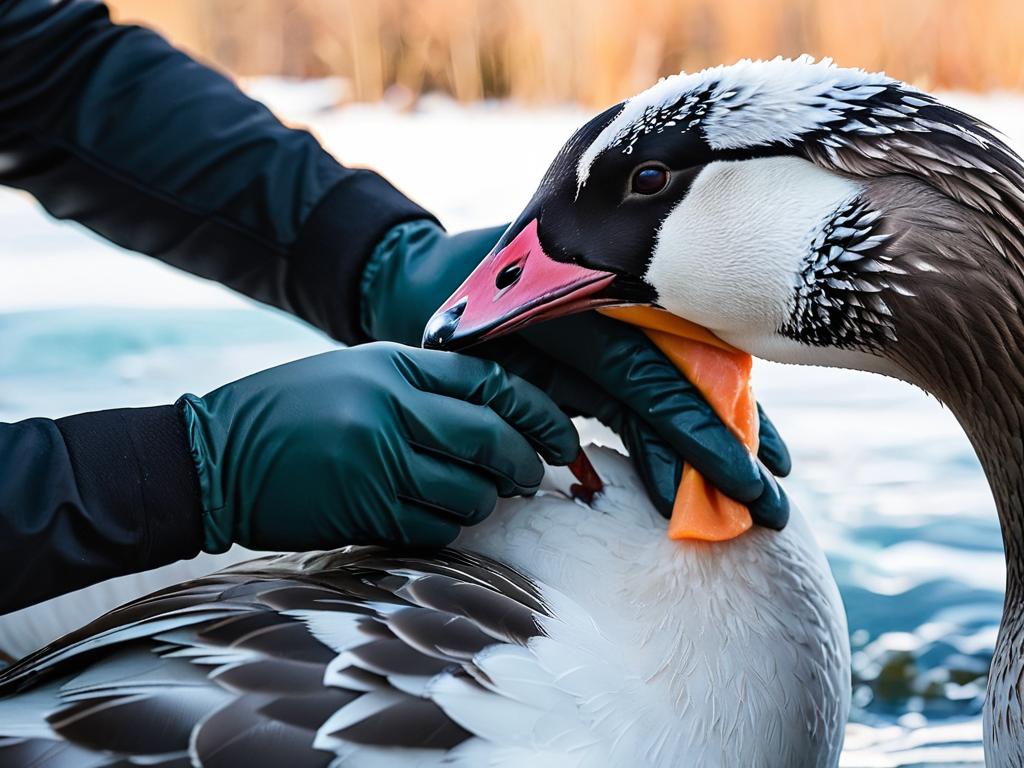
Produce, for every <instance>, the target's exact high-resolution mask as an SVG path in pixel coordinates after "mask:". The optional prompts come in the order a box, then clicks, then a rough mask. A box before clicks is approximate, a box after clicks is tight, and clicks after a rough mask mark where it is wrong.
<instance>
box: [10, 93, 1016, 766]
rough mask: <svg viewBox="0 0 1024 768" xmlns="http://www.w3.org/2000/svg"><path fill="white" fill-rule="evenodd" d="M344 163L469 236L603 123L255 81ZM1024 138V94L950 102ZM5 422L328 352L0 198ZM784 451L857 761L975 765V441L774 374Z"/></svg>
mask: <svg viewBox="0 0 1024 768" xmlns="http://www.w3.org/2000/svg"><path fill="white" fill-rule="evenodd" d="M254 89H255V90H256V91H257V92H258V94H259V95H262V96H264V97H265V98H267V99H268V100H269V101H270V102H271V103H272V105H273V106H275V108H276V109H277V110H278V112H279V113H280V114H282V115H283V116H285V117H286V118H288V119H291V120H295V121H298V122H303V123H307V124H310V125H311V126H312V127H313V129H314V130H315V132H316V133H317V134H318V136H319V137H320V138H321V139H322V140H323V141H324V142H325V143H326V144H327V145H328V146H329V147H330V148H331V149H332V150H333V151H334V152H335V153H336V154H337V156H338V157H339V158H340V159H341V160H342V161H343V162H346V163H349V164H355V165H368V166H372V167H375V168H377V169H379V170H380V171H382V172H383V173H384V174H385V175H386V176H388V177H389V178H390V179H392V180H393V181H394V182H395V183H396V184H397V185H398V186H399V187H401V188H402V189H403V190H405V191H406V192H407V193H408V194H410V195H411V196H412V197H414V198H415V199H417V200H418V201H419V202H421V203H423V204H424V205H426V206H427V207H428V208H430V209H432V210H433V211H435V212H436V213H437V214H438V216H439V217H440V218H441V219H442V220H443V221H444V222H445V224H446V225H447V226H448V228H449V229H450V230H452V231H457V230H459V229H463V228H467V227H473V226H483V225H488V224H494V223H500V222H502V221H505V220H507V219H508V218H510V217H512V216H513V215H515V214H516V213H517V212H518V210H519V208H520V207H521V206H522V204H523V203H524V202H525V201H526V200H527V199H528V197H529V195H530V193H531V192H532V190H533V187H534V185H535V184H536V182H537V180H538V179H539V177H540V175H541V174H542V172H543V170H544V168H545V167H546V165H547V163H548V161H549V160H550V158H551V157H552V156H553V155H554V152H555V151H556V150H557V148H558V147H559V146H560V145H561V143H562V142H563V140H564V139H565V138H566V137H567V136H568V135H569V133H571V131H572V130H573V128H574V127H575V126H576V125H578V124H579V123H580V122H581V121H582V120H583V118H584V117H585V116H586V113H584V112H580V111H577V110H572V109H563V110H546V111H537V112H531V111H525V110H516V109H512V108H510V107H506V106H502V105H493V106H492V105H481V106H478V107H473V108H468V109H463V108H457V107H454V106H451V105H449V104H447V103H444V102H436V103H431V102H427V103H426V104H425V105H424V108H423V109H422V110H421V111H419V112H416V113H412V114H401V113H397V112H393V111H391V110H389V109H386V108H376V107H374V108H363V107H353V108H348V109H344V110H328V109H326V108H325V105H326V104H328V103H329V102H330V99H331V98H332V96H331V92H330V86H329V84H316V83H314V84H304V85H301V86H283V85H281V84H279V83H273V82H261V83H256V84H254ZM950 98H951V100H952V101H954V102H955V103H957V104H958V105H959V106H962V107H963V108H964V109H966V110H967V111H969V112H972V113H974V114H976V115H978V116H980V117H982V118H985V119H987V120H988V121H989V122H991V123H993V124H994V125H996V127H998V128H1001V129H1002V130H1004V131H1006V132H1008V133H1009V134H1010V137H1011V139H1012V140H1013V141H1014V143H1015V144H1017V146H1022V145H1024V142H1022V141H1021V138H1022V134H1021V133H1017V134H1015V133H1014V129H1015V128H1016V127H1017V126H1020V125H1022V124H1021V121H1020V120H1019V116H1020V115H1021V114H1022V113H1024V102H1021V101H1020V100H1019V99H1017V98H1016V97H991V98H980V97H959V96H952V97H950ZM0 233H2V234H0V275H2V280H0V420H4V421H11V420H17V419H21V418H25V417H29V416H50V417H56V416H61V415H64V414H68V413H75V412H80V411H83V410H92V409H99V408H109V407H121V406H135V405H152V404H159V403H166V402H170V401H172V400H174V399H176V398H177V397H178V396H179V395H181V394H182V393H183V392H186V391H191V392H196V393H204V392H206V391H208V390H210V389H212V388H214V387H216V386H218V385H219V384H222V383H224V382H226V381H229V380H231V379H234V378H238V377H239V376H242V375H244V374H247V373H251V372H253V371H256V370H259V369H261V368H264V367H266V366H269V365H272V364H275V363H279V362H283V361H286V360H290V359H294V358H298V357H302V356H305V355H308V354H312V353H315V352H319V351H321V350H324V349H327V348H329V347H330V346H331V343H330V342H329V340H327V339H325V338H324V337H322V336H321V335H319V334H318V333H316V332H314V331H311V330H309V329H308V328H306V327H304V326H302V325H301V324H300V323H298V322H296V321H294V320H292V319H290V318H287V317H285V316H283V315H281V314H280V313H277V312H275V311H272V310H267V309H264V308H261V307H257V306H255V305H252V304H251V303H249V302H247V301H246V300H243V299H240V298H238V297H237V296H234V295H232V294H230V293H229V292H227V291H226V290H224V289H222V288H220V287H219V286H216V285H212V284H209V283H206V282H204V281H201V280H197V279H195V278H191V277H189V276H186V275H182V274H180V273H176V272H174V271H173V270H171V269H169V268H167V267H164V266H163V265H160V264H157V263H153V262H151V261H149V260H148V259H146V258H144V257H139V256H135V255H131V254H127V253H124V252H123V251H119V250H117V249H115V248H112V247H110V246H108V245H106V244H104V243H102V242H101V241H99V240H97V239H96V238H94V237H93V236H91V235H90V234H88V233H86V232H85V231H83V230H82V229H80V228H78V227H76V226H74V225H65V224H57V223H55V222H53V221H52V220H50V219H48V218H47V217H46V216H45V215H44V214H43V213H42V212H41V210H40V209H39V208H38V207H37V206H36V205H35V203H34V202H33V201H32V200H31V199H29V198H28V197H26V196H24V195H21V194H19V193H14V192H11V191H8V190H0ZM755 386H756V390H757V393H758V396H759V399H760V400H761V402H762V403H763V404H764V405H765V407H766V408H767V409H768V411H769V413H770V414H771V415H772V418H773V419H774V420H775V422H776V424H777V425H778V426H779V428H780V430H781V431H782V433H783V435H784V436H785V437H786V438H787V440H788V442H789V445H790V448H791V450H792V452H793V455H794V466H795V469H794V472H793V475H792V477H791V478H790V479H789V480H788V481H787V482H786V487H787V489H788V491H789V493H790V495H791V497H792V498H793V499H794V500H795V501H796V503H797V504H798V505H799V506H800V507H801V508H802V509H803V510H804V512H805V513H806V514H807V515H808V517H809V518H810V519H811V521H812V522H813V523H814V524H815V526H816V530H817V534H818V537H819V540H820V541H821V542H822V544H823V545H824V547H825V549H826V551H827V552H828V555H829V558H830V560H831V563H832V567H833V569H834V571H835V574H836V578H837V580H838V581H839V585H840V588H841V590H842V593H843V597H844V599H845V601H846V608H847V612H848V615H849V623H850V630H851V640H852V644H853V648H854V664H855V676H856V679H855V685H854V690H855V693H854V704H855V715H854V720H855V725H853V726H851V729H850V733H849V737H848V740H847V754H846V757H845V759H844V763H843V765H845V766H849V767H850V768H853V767H854V766H856V767H858V768H860V767H863V768H868V767H869V766H870V767H874V766H878V767H883V766H903V765H907V766H909V765H915V766H916V765H969V764H980V761H981V747H980V736H981V729H980V712H981V703H982V696H983V691H984V686H985V674H986V671H987V667H988V661H989V657H990V654H991V652H992V647H993V643H994V640H995V636H996V628H997V626H998V622H999V616H1000V612H1001V605H1002V585H1003V559H1002V549H1001V544H1000V538H999V529H998V524H997V521H996V516H995V510H994V507H993V504H992V501H991V498H990V495H989V492H988V488H987V485H986V483H985V480H984V477H983V476H982V473H981V468H980V466H979V465H978V462H977V460H976V459H975V457H974V454H973V451H972V450H971V447H970V445H969V444H968V443H967V440H966V438H964V437H963V435H962V433H961V432H960V429H959V427H958V426H957V424H956V422H955V421H954V420H953V418H952V416H951V415H950V414H949V413H948V412H947V411H945V410H943V409H942V408H941V407H940V406H939V405H938V403H936V402H935V401H934V400H932V399H930V398H928V397H926V396H925V395H924V394H922V393H920V392H918V391H916V390H914V389H912V388H910V387H909V386H906V385H903V384H900V383H898V382H894V381H889V380H885V379H882V378H879V377H874V376H870V375H867V374H858V373H851V372H843V371H833V370H824V369H809V368H802V369H798V368H786V367H782V366H777V365H771V364H765V363H758V365H757V368H756V379H755Z"/></svg>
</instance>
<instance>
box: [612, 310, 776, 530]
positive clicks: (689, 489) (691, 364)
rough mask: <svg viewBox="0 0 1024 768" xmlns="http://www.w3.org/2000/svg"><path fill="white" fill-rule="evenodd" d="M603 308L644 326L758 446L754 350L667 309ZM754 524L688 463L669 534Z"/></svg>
mask: <svg viewBox="0 0 1024 768" xmlns="http://www.w3.org/2000/svg"><path fill="white" fill-rule="evenodd" d="M599 311H600V312H601V313H603V314H605V315H608V316H609V317H613V318H615V319H616V320H621V321H622V322H625V323H629V324H631V325H636V326H638V327H640V328H642V329H643V331H644V333H646V334H647V336H648V337H649V338H650V339H651V341H653V342H654V343H655V345H657V347H658V348H659V349H660V350H661V351H662V352H663V353H664V354H665V356H666V357H668V359H669V360H671V361H672V362H673V363H674V364H675V365H676V367H678V368H679V370H680V371H682V373H683V375H684V376H686V378H687V379H688V380H689V381H691V382H692V383H693V385H694V386H695V387H697V389H698V390H700V393H701V394H702V395H704V398H705V399H706V400H707V401H708V402H709V403H710V404H711V407H712V408H714V409H715V412H716V413H717V414H718V415H719V416H720V417H721V418H722V421H723V422H725V424H726V426H727V427H729V429H731V430H732V431H733V433H735V434H736V435H737V436H738V437H739V438H740V439H741V440H742V441H743V443H744V445H746V446H747V448H749V449H750V450H751V452H756V451H757V428H758V419H757V402H756V401H755V400H754V395H753V392H752V391H751V388H750V371H751V368H752V366H753V360H752V359H751V357H750V355H748V354H747V353H746V352H741V351H739V350H738V349H736V348H735V347H732V346H730V345H728V344H726V343H725V342H724V341H722V340H721V339H719V338H718V337H717V336H715V335H714V334H713V333H711V332H710V331H708V330H707V329H705V328H702V327H701V326H699V325H696V324H694V323H691V322H689V321H687V320H683V319H682V318H679V317H676V316H675V315H672V314H669V313H668V312H665V311H664V310H660V309H653V308H651V307H611V308H609V309H602V310H599ZM752 525H753V521H752V520H751V519H750V512H748V511H747V508H746V507H745V506H744V505H743V504H740V503H739V502H738V501H733V500H732V499H730V498H729V497H728V496H726V495H725V494H723V493H721V492H719V491H718V490H716V489H715V488H714V487H712V486H711V484H709V483H708V482H707V481H706V480H705V479H704V478H703V477H701V475H700V474H699V473H698V472H697V471H696V470H695V469H694V468H693V467H691V466H690V465H688V464H687V465H686V466H685V467H684V468H683V479H682V482H681V483H680V484H679V491H678V492H677V493H676V501H675V505H674V506H673V508H672V518H671V519H670V520H669V524H668V535H669V538H671V539H696V540H699V541H727V540H729V539H734V538H736V537H737V536H739V535H740V534H741V533H743V532H744V531H746V530H747V529H748V528H750V527H751V526H752Z"/></svg>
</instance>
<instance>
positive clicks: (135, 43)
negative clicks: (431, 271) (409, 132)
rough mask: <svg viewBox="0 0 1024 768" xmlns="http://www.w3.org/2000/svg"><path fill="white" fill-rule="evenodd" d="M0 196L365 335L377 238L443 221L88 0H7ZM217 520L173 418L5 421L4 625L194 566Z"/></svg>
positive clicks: (355, 338) (173, 414) (352, 334)
mask: <svg viewBox="0 0 1024 768" xmlns="http://www.w3.org/2000/svg"><path fill="white" fill-rule="evenodd" d="M0 184H6V185H9V186H13V187H18V188H20V189H24V190H27V191H28V192H29V193H31V194H32V195H34V196H35V197H36V198H37V199H38V200H39V202H40V203H42V205H43V206H44V207H45V208H46V209H47V210H48V211H49V212H50V213H51V214H53V215H54V216H56V217H58V218H66V219H74V220H76V221H78V222H80V223H82V224H84V225H85V226H87V227H89V228H90V229H92V230H94V231H95V232H97V233H99V234H100V235H102V236H103V237H106V238H107V239H109V240H112V241H114V242H115V243H118V244H119V245H121V246H124V247H126V248H129V249H132V250H135V251H140V252H142V253H145V254H149V255H150V256H154V257H156V258H158V259H161V260H162V261H165V262H167V263H168V264H172V265H175V266H178V267H181V268H182V269H185V270H188V271H189V272H193V273H195V274H197V275H201V276H203V277H207V278H211V279H214V280H217V281H219V282H221V283H224V284H225V285H228V286H230V287H232V288H234V289H236V290H238V291H241V292H242V293H244V294H246V295H248V296H251V297H252V298H254V299H257V300H259V301H263V302H266V303H268V304H272V305H274V306H277V307H280V308H282V309H284V310H286V311H288V312H292V313H294V314H296V315H298V316H300V317H302V318H304V319H305V320H307V321H309V322H310V323H312V324H314V325H316V326H318V327H319V328H321V329H323V330H324V331H326V332H327V333H329V334H330V335H332V336H334V337H335V338H337V339H340V340H342V341H345V342H348V343H354V342H359V341H363V340H365V339H364V338H363V337H362V334H361V332H360V331H359V330H358V328H359V325H358V321H357V317H358V300H357V299H358V295H357V289H358V284H359V278H360V275H361V272H362V269H363V265H364V263H365V261H366V259H367V258H368V257H369V254H370V253H371V252H372V250H373V248H374V246H375V244H376V243H377V241H378V240H380V239H381V238H382V237H383V236H384V234H385V233H386V232H387V230H388V229H390V228H391V227H392V226H394V225H396V224H398V223H401V222H403V221H408V220H412V219H419V218H429V214H427V213H426V212H425V211H424V210H423V209H421V208H420V207H419V206H417V205H415V204H414V203H412V202H410V201H409V200H408V199H406V198H405V197H404V196H403V195H402V194H401V193H399V192H398V191H397V190H395V189H394V187H392V186H391V185H390V184H388V183H387V182H386V181H385V180H384V179H382V178H381V177H380V176H378V175H376V174H374V173H372V172H370V171H363V170H352V169H347V168H344V167H342V166H341V165H339V164H338V163H337V162H336V161H335V160H334V159H333V158H332V157H331V156H330V155H328V154H327V153H326V152H325V151H324V150H323V149H322V148H321V147H320V145H319V144H318V143H317V142H316V140H315V139H314V138H313V137H312V136H310V135H309V134H308V133H306V132H305V131H298V130H291V129H288V128H286V127H284V126H283V125H282V124H281V123H279V122H278V121H277V120H276V119H275V118H274V116H273V115H272V114H271V113H270V112H269V111H268V110H267V109H266V108H265V107H263V106H262V105H261V104H259V103H257V102H255V101H253V100H251V99H249V98H247V97H246V96H244V95H243V94H242V93H241V92H240V91H239V90H238V89H237V88H236V87H235V86H234V85H233V84H232V83H231V82H230V81H229V80H228V79H227V78H225V77H223V76H221V75H220V74H218V73H216V72H214V71H212V70H211V69H209V68H206V67H204V66H201V65H200V64H198V63H196V62H195V61H193V60H192V59H190V58H189V57H188V56H186V55H185V54H183V53H181V52H180V51H178V50H176V49H174V48H173V47H171V46H170V45H168V44H167V42H166V41H164V40H163V39H162V38H161V37H160V36H158V35H156V34H154V33H153V32H151V31H149V30H146V29H142V28H139V27H131V26H120V25H116V24H113V23H111V21H110V19H109V16H108V13H107V9H106V7H105V6H104V5H103V4H101V3H98V2H91V1H90V0H70V1H69V0H0ZM0 237H2V234H0ZM201 528H202V523H201V509H200V502H199V489H198V481H197V479H196V474H195V469H194V466H193V464H192V461H191V455H190V452H189V449H188V443H187V440H186V437H185V434H184V431H183V424H182V422H181V419H180V415H179V414H178V413H177V411H176V409H175V407H174V406H164V407H160V408H146V409H130V410H118V411H105V412H100V413H92V414H81V415H78V416H71V417H68V418H66V419H59V420H57V421H50V420H46V419H30V420H28V421H24V422H19V423H17V424H0V558H2V559H0V613H3V612H6V611H10V610H14V609H15V608H19V607H21V606H24V605H28V604H30V603H33V602H37V601H39V600H42V599H45V598H47V597H50V596H53V595H56V594H59V593H62V592H67V591H70V590H73V589H77V588H79V587H83V586H86V585H88V584H91V583H94V582H97V581H100V580H103V579H106V578H110V577H112V576H116V575H119V574H123V573H128V572H133V571H139V570H143V569H147V568H153V567H156V566H158V565H162V564H164V563H168V562H171V561H173V560H177V559H182V558H187V557H191V556H193V555H195V554H196V553H197V552H198V550H199V546H200V542H201Z"/></svg>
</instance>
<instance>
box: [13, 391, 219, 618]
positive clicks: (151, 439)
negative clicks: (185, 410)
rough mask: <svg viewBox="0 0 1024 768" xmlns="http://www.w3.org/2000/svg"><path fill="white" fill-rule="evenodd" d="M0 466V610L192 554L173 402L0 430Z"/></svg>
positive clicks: (191, 474)
mask: <svg viewBox="0 0 1024 768" xmlns="http://www.w3.org/2000/svg"><path fill="white" fill-rule="evenodd" d="M0 468H2V470H0V614H2V613H6V612H8V611H13V610H16V609H17V608H21V607H24V606H26V605H31V604H32V603H35V602H38V601H40V600H45V599H46V598H49V597H53V596H55V595H59V594H62V593H64V592H70V591H72V590H75V589H79V588H80V587H85V586H88V585H89V584H93V583H95V582H98V581H102V580H104V579H109V578H111V577H113V576H120V575H122V574H125V573H132V572H135V571H141V570H145V569H148V568H155V567H157V566H159V565H164V564H166V563H170V562H174V561H175V560H181V559H184V558H189V557H193V556H194V555H196V554H197V553H198V552H199V547H200V544H201V542H202V520H201V514H202V511H201V509H200V505H199V488H198V479H197V478H196V471H195V467H194V466H193V464H192V456H191V454H190V452H189V451H188V448H187V443H186V440H185V434H184V425H183V422H182V420H181V417H180V414H179V413H178V411H177V408H176V407H175V406H173V405H165V406H158V407H155V408H130V409H123V410H115V411H101V412H97V413H83V414H80V415H77V416H69V417H67V418H64V419H57V420H56V421H51V420H50V419H28V420H26V421H21V422H17V423H15V424H0Z"/></svg>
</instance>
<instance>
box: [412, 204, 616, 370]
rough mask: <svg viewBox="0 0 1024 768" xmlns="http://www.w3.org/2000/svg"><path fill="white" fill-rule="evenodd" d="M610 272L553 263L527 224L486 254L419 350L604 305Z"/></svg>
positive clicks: (458, 344) (455, 345)
mask: <svg viewBox="0 0 1024 768" xmlns="http://www.w3.org/2000/svg"><path fill="white" fill-rule="evenodd" d="M614 279H615V275H614V273H612V272H603V271H601V270H597V269H590V268H588V267H584V266H580V265H579V264H571V263H565V262H561V261H555V260H554V259H552V258H551V257H550V256H548V255H547V254H546V253H545V252H544V249H543V248H542V247H541V244H540V239H539V238H538V236H537V219H532V220H531V221H530V223H529V224H527V225H526V226H525V227H524V228H523V229H522V231H520V232H519V234H518V235H516V236H515V238H513V239H512V241H511V242H509V243H508V245H506V246H505V247H503V248H501V249H497V250H494V251H491V253H489V254H488V255H487V256H486V257H485V258H484V260H483V261H482V262H480V264H479V266H477V268H476V269H475V270H473V272H472V274H470V276H469V277H468V278H466V281H465V282H464V283H463V284H462V285H461V286H459V289H458V290H457V291H455V293H453V294H452V295H451V297H450V298H449V299H448V301H446V302H445V303H444V304H443V305H441V308H440V309H438V310H437V312H435V313H434V315H433V317H431V318H430V322H428V323H427V326H426V330H425V331H424V333H423V346H424V347H427V348H432V349H448V350H457V349H464V348H465V347H468V346H471V345H473V344H476V343H477V342H480V341H484V340H486V339H490V338H493V337H495V336H500V335H503V334H506V333H508V332H510V331H513V330H516V329H518V328H522V327H523V326H525V325H530V324H532V323H536V322H539V321H541V320H551V319H553V318H556V317H561V316H562V315H568V314H572V313H574V312H579V311H581V310H584V309H590V308H592V307H598V306H602V305H607V304H616V303H620V302H617V301H615V300H614V299H613V298H612V297H610V296H607V295H602V292H603V291H604V290H605V289H606V288H607V287H608V286H609V285H610V284H611V282H612V281H613V280H614Z"/></svg>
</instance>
